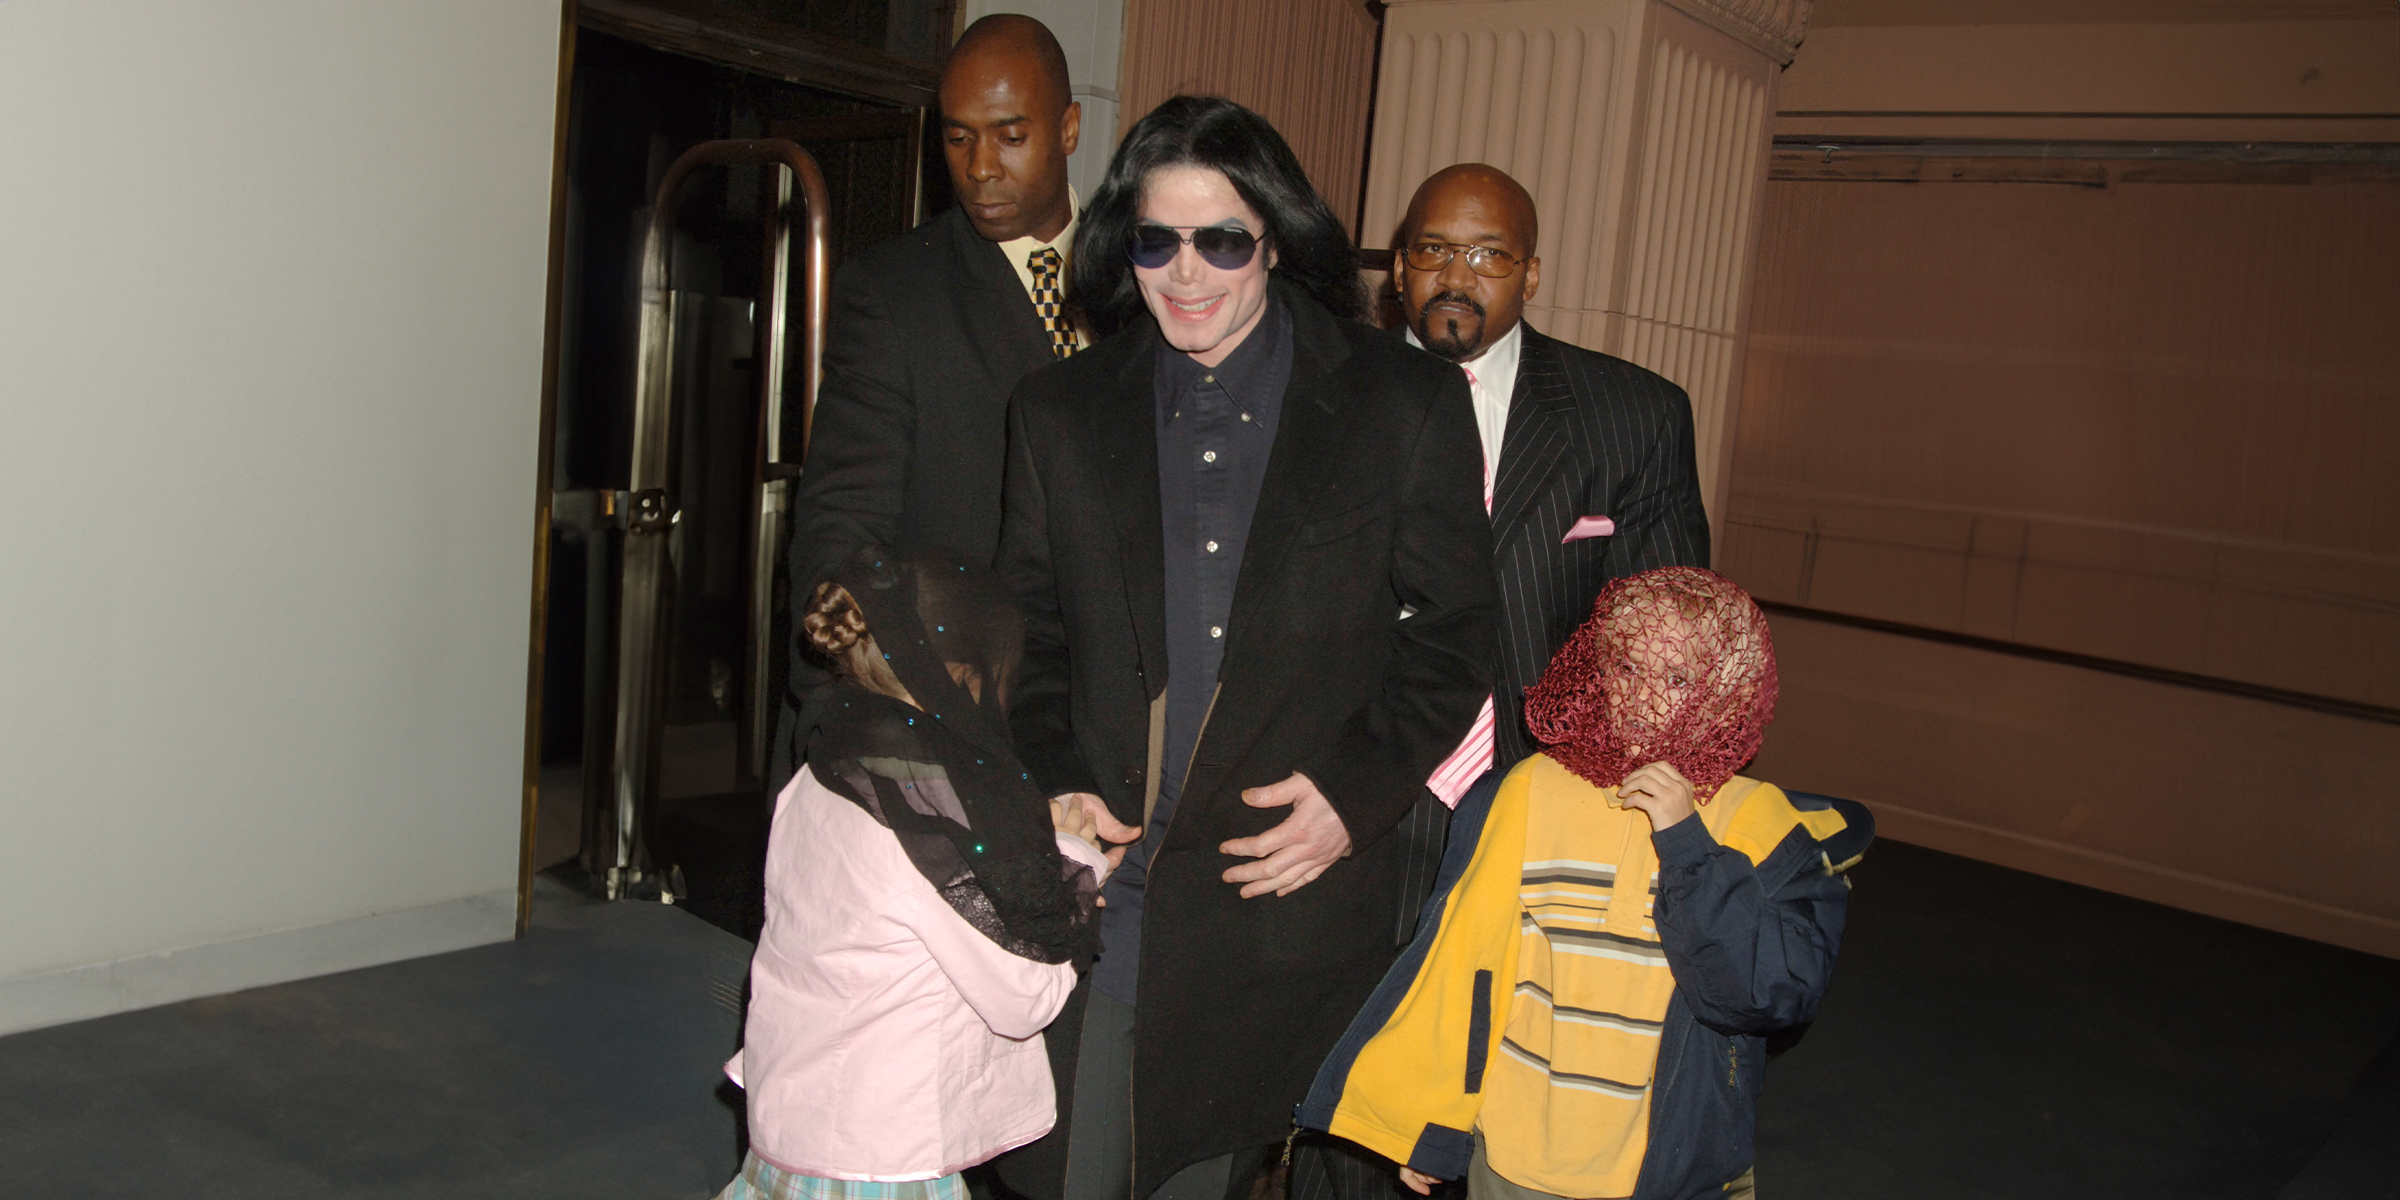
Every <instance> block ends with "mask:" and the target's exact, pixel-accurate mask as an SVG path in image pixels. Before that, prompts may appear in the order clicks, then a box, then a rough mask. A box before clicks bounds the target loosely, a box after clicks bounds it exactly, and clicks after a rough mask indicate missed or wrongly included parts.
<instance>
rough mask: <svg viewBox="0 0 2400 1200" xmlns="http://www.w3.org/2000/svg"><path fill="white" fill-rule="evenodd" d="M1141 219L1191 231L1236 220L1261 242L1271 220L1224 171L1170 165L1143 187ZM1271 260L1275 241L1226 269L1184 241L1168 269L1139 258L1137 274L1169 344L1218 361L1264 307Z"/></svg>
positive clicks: (1234, 223) (1211, 362)
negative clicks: (1256, 209) (1245, 199)
mask: <svg viewBox="0 0 2400 1200" xmlns="http://www.w3.org/2000/svg"><path fill="white" fill-rule="evenodd" d="M1141 221H1142V223H1143V224H1145V225H1165V226H1169V227H1171V228H1174V229H1176V230H1178V231H1179V232H1181V233H1183V234H1184V235H1185V236H1187V237H1188V236H1190V234H1191V232H1192V230H1194V229H1196V228H1206V227H1209V226H1221V227H1224V228H1233V227H1236V226H1239V227H1240V228H1243V229H1246V230H1248V231H1250V235H1251V236H1252V237H1255V238H1258V239H1259V240H1260V241H1261V242H1262V243H1263V242H1265V241H1266V235H1267V225H1266V222H1265V221H1263V220H1260V219H1259V216H1258V214H1257V213H1256V212H1253V211H1252V210H1251V208H1250V206H1249V205H1248V204H1247V203H1244V202H1243V200H1242V194H1241V193H1240V192H1237V191H1235V190H1234V189H1233V183H1232V181H1230V180H1228V179H1226V178H1225V173H1224V172H1222V171H1218V170H1216V169H1214V168H1212V167H1194V166H1180V167H1167V168H1164V169H1161V170H1159V171H1156V172H1154V173H1152V174H1151V176H1150V178H1149V179H1148V180H1146V181H1144V183H1143V186H1142V209H1141ZM1274 265H1275V247H1274V246H1272V245H1264V244H1262V245H1260V246H1259V247H1258V249H1257V250H1256V252H1254V253H1252V254H1251V256H1250V261H1249V262H1247V263H1244V264H1242V266H1240V267H1239V268H1236V269H1233V270H1227V269H1225V268H1223V267H1219V266H1216V265H1213V264H1211V263H1209V262H1208V261H1207V260H1205V259H1203V258H1201V257H1200V252H1199V251H1198V250H1196V249H1194V248H1193V247H1192V246H1190V245H1188V244H1187V245H1184V246H1182V247H1181V248H1179V249H1177V250H1176V252H1175V257H1173V258H1171V259H1169V260H1167V264H1166V265H1165V266H1163V267H1145V266H1141V265H1140V264H1138V263H1137V264H1135V266H1134V268H1133V278H1134V282H1136V283H1138V284H1139V285H1141V289H1142V299H1143V301H1144V302H1146V303H1147V304H1149V306H1150V315H1151V316H1153V317H1156V318H1158V329H1159V332H1160V333H1161V334H1162V335H1164V336H1165V338H1166V339H1167V344H1168V345H1170V346H1173V347H1175V348H1176V349H1178V350H1181V351H1183V352H1184V353H1186V354H1189V355H1191V356H1192V357H1193V358H1194V359H1197V360H1199V362H1200V363H1202V364H1203V365H1205V366H1211V367H1213V366H1216V365H1217V364H1218V363H1221V362H1224V361H1225V356H1226V355H1229V354H1231V353H1233V350H1234V347H1236V346H1239V345H1241V344H1242V339H1243V338H1244V337H1247V336H1249V333H1250V331H1251V329H1253V328H1255V327H1256V326H1257V325H1258V319H1259V317H1260V316H1261V315H1262V314H1264V313H1265V312H1266V311H1267V272H1268V269H1269V268H1271V267H1273V266H1274Z"/></svg>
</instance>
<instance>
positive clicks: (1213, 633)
mask: <svg viewBox="0 0 2400 1200" xmlns="http://www.w3.org/2000/svg"><path fill="white" fill-rule="evenodd" d="M1208 636H1210V637H1212V638H1221V637H1224V636H1225V628H1224V627H1223V626H1221V625H1211V626H1209V627H1208Z"/></svg>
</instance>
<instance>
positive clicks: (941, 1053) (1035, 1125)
mask: <svg viewBox="0 0 2400 1200" xmlns="http://www.w3.org/2000/svg"><path fill="white" fill-rule="evenodd" d="M795 636H797V637H801V638H805V639H807V644H808V645H809V646H811V647H813V648H814V650H815V651H816V653H817V654H818V655H819V656H821V657H822V659H823V660H824V662H825V665H826V666H827V667H828V669H829V670H830V671H831V672H832V673H833V675H834V680H833V682H831V683H828V684H826V685H824V686H822V687H820V688H818V689H817V690H816V691H815V693H814V694H812V695H811V697H810V698H809V700H808V703H807V704H806V706H805V707H804V708H803V709H802V710H801V714H800V718H799V721H798V723H797V724H798V736H800V737H802V738H804V739H806V762H807V765H806V766H805V767H803V768H802V769H801V770H800V772H799V774H797V775H796V776H794V777H793V779H792V781H791V784H790V785H789V786H787V787H786V788H784V790H783V792H782V794H781V795H779V796H777V797H776V800H775V820H774V826H773V831H772V832H771V834H770V835H769V838H768V843H767V879H766V888H767V915H766V926H765V929H764V931H763V933H762V934H761V936H760V938H759V943H758V951H757V954H756V956H755V957H753V958H752V960H751V964H750V1009H749V1018H748V1022H747V1024H746V1026H745V1029H744V1036H743V1042H744V1046H743V1049H742V1050H741V1052H740V1053H738V1054H736V1055H734V1057H733V1060H732V1061H731V1062H728V1063H727V1064H726V1065H725V1072H726V1074H727V1075H729V1076H731V1077H732V1078H733V1080H734V1082H736V1083H738V1084H741V1085H742V1087H743V1089H744V1090H745V1091H746V1092H747V1093H748V1095H749V1125H750V1154H749V1157H748V1158H747V1159H745V1160H744V1162H743V1164H742V1173H741V1175H740V1177H739V1178H736V1179H735V1180H734V1181H733V1182H732V1183H731V1184H729V1185H728V1186H727V1187H726V1188H725V1191H724V1192H723V1193H722V1200H752V1198H772V1200H784V1198H788V1197H808V1198H812V1200H814V1198H837V1197H838V1198H845V1200H848V1198H863V1200H965V1198H966V1187H965V1185H964V1183H963V1182H962V1181H961V1180H960V1178H959V1174H958V1173H959V1172H960V1171H961V1170H963V1169H965V1168H967V1167H971V1166H974V1165H976V1164H977V1163H981V1162H983V1161H985V1160H987V1159H990V1158H992V1157H993V1156H995V1155H997V1154H1000V1153H1001V1152H1003V1151H1006V1150H1009V1149H1013V1148H1014V1147H1017V1146H1020V1145H1023V1144H1025V1143H1027V1142H1030V1141H1032V1140H1034V1139H1035V1138H1038V1137H1041V1136H1042V1135H1043V1134H1045V1133H1048V1132H1049V1131H1050V1127H1051V1126H1052V1125H1053V1124H1055V1123H1056V1120H1057V1113H1056V1108H1055V1102H1054V1100H1053V1096H1054V1091H1053V1088H1052V1085H1051V1078H1050V1066H1049V1059H1048V1057H1047V1055H1046V1054H1045V1053H1044V1049H1043V1046H1042V1041H1041V1036H1040V1035H1041V1031H1042V1027H1043V1026H1045V1025H1048V1024H1049V1023H1050V1021H1051V1019H1052V1018H1054V1017H1056V1016H1057V1015H1058V1011H1059V1009H1060V1007H1061V1006H1063V1005H1064V1004H1065V1003H1066V1000H1067V995H1068V993H1069V992H1070V991H1072V990H1073V988H1074V986H1075V979H1076V972H1077V971H1078V970H1079V969H1081V968H1082V967H1085V966H1088V965H1089V963H1090V961H1091V958H1092V955H1093V954H1094V953H1095V952H1096V951H1097V948H1098V938H1097V928H1098V926H1097V923H1096V922H1095V921H1094V920H1093V919H1092V917H1093V909H1094V907H1095V905H1096V903H1097V897H1098V889H1099V883H1100V880H1101V879H1102V878H1103V877H1105V876H1106V874H1107V873H1108V869H1109V867H1110V865H1111V863H1110V861H1109V858H1108V857H1107V856H1106V855H1105V854H1104V853H1103V852H1102V850H1101V849H1100V847H1099V846H1098V844H1097V843H1096V841H1095V838H1096V836H1097V835H1096V834H1095V832H1094V829H1093V822H1092V818H1091V817H1090V816H1089V815H1087V814H1085V813H1083V812H1082V811H1081V810H1080V809H1072V808H1068V807H1064V806H1051V805H1048V804H1046V803H1045V801H1044V799H1043V798H1042V797H1041V796H1040V795H1039V794H1038V793H1037V792H1036V791H1035V790H1034V787H1033V785H1032V783H1031V782H1030V780H1029V779H1028V778H1027V777H1026V775H1025V772H1024V768H1023V767H1021V766H1020V765H1018V763H1017V761H1016V758H1015V755H1014V753H1013V752H1012V750H1011V747H1010V744H1009V740H1008V732H1007V725H1006V722H1005V719H1004V712H1005V708H1006V704H1007V692H1008V685H1009V681H1010V678H1011V676H1012V675H1013V674H1014V669H1015V666H1016V661H1017V657H1018V654H1019V652H1020V650H1021V646H1022V642H1023V628H1022V621H1021V618H1019V617H1018V615H1017V611H1016V609H1015V607H1014V605H1013V604H1011V603H1010V601H1009V598H1008V595H1007V592H1006V589H1005V588H1004V586H1003V585H1002V584H1001V583H1000V581H999V580H998V578H997V577H996V576H994V575H992V573H991V572H989V571H988V570H985V569H983V568H980V567H969V566H967V565H966V564H964V563H962V562H960V561H958V560H955V559H952V558H949V557H947V556H940V555H935V554H919V555H914V556H909V555H896V554H892V553H890V552H888V551H880V550H869V551H861V552H860V553H858V554H856V555H853V556H852V557H851V558H850V559H849V560H847V561H846V562H845V563H844V564H843V565H842V566H841V567H840V568H837V569H836V570H835V572H834V573H833V577H832V578H831V579H829V580H826V581H825V582H823V583H821V584H819V585H818V587H817V588H816V590H815V593H814V594H813V595H812V596H811V597H810V598H809V604H808V606H807V609H806V611H805V613H804V615H803V617H802V620H801V622H800V628H799V629H798V630H796V631H795Z"/></svg>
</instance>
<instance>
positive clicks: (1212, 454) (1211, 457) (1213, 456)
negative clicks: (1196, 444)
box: [1200, 450, 1217, 462]
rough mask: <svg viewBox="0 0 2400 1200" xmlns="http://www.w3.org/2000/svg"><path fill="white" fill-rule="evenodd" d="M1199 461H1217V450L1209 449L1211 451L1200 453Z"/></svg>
mask: <svg viewBox="0 0 2400 1200" xmlns="http://www.w3.org/2000/svg"><path fill="white" fill-rule="evenodd" d="M1200 461H1201V462H1215V461H1217V452H1216V451H1214V450H1211V451H1209V452H1207V453H1206V454H1203V455H1201V456H1200Z"/></svg>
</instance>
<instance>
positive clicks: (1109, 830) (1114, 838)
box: [1050, 792, 1142, 871]
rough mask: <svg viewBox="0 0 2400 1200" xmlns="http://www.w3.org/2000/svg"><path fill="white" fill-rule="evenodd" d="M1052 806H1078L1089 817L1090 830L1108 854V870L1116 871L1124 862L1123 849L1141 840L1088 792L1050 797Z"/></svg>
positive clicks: (1128, 826) (1135, 829)
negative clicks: (1097, 835)
mask: <svg viewBox="0 0 2400 1200" xmlns="http://www.w3.org/2000/svg"><path fill="white" fill-rule="evenodd" d="M1050 803H1051V804H1052V805H1065V804H1078V805H1081V806H1082V808H1083V815H1085V816H1087V817H1090V818H1091V821H1092V828H1093V829H1094V830H1096V831H1097V832H1098V833H1099V834H1100V844H1101V846H1102V847H1103V848H1105V850H1106V852H1107V854H1108V869H1109V870H1112V871H1113V870H1116V869H1117V864H1119V863H1122V862H1124V861H1125V849H1126V847H1128V846H1131V845H1132V844H1133V843H1135V842H1138V841H1140V840H1142V831H1141V830H1139V829H1137V828H1135V827H1133V826H1131V825H1128V824H1126V823H1125V822H1123V821H1120V820H1118V819H1117V817H1116V814H1114V813H1112V812H1110V811H1108V801H1106V800H1102V799H1101V798H1100V797H1098V796H1095V795H1093V794H1092V793H1090V792H1068V793H1065V794H1064V795H1060V796H1054V797H1051V800H1050Z"/></svg>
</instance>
